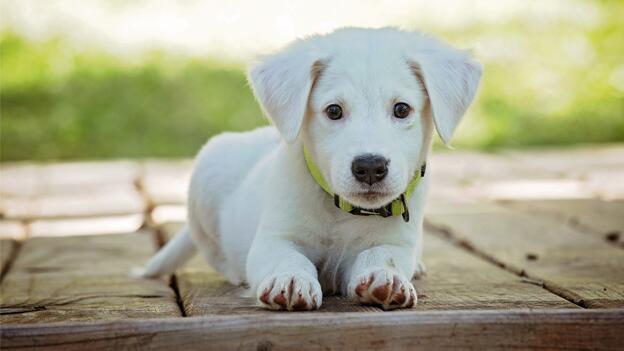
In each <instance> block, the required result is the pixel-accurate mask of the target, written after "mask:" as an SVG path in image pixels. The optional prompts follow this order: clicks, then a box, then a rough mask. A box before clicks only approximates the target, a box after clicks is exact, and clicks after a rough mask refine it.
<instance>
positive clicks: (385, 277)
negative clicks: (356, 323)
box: [349, 270, 417, 310]
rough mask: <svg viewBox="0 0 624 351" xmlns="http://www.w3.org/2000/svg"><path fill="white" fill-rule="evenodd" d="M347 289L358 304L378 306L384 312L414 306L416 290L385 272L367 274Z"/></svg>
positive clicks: (396, 276) (395, 275)
mask: <svg viewBox="0 0 624 351" xmlns="http://www.w3.org/2000/svg"><path fill="white" fill-rule="evenodd" d="M355 281H357V282H358V284H357V285H355V286H350V287H349V294H350V295H351V297H352V298H354V299H356V300H358V301H359V302H360V303H363V304H367V305H378V306H380V307H381V308H383V309H384V310H391V309H396V308H411V307H413V306H414V305H415V304H416V300H417V295H416V289H414V286H413V285H412V283H411V282H409V281H408V280H407V279H404V278H402V277H401V276H400V275H398V274H393V273H392V272H390V271H387V270H378V271H374V272H371V273H367V274H366V275H365V276H364V277H360V278H358V279H356V280H355Z"/></svg>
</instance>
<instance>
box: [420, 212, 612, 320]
mask: <svg viewBox="0 0 624 351" xmlns="http://www.w3.org/2000/svg"><path fill="white" fill-rule="evenodd" d="M427 219H428V223H431V224H432V225H434V226H435V227H437V228H439V229H441V230H442V231H443V232H445V233H448V234H449V235H450V236H451V237H453V238H455V239H456V240H458V242H460V243H461V244H462V245H464V246H466V247H468V248H471V249H473V250H475V251H476V252H478V253H480V254H482V255H483V256H485V257H488V258H490V259H492V260H494V261H496V262H498V263H500V264H502V265H504V266H505V267H506V268H507V269H509V270H512V271H515V272H517V273H519V274H524V275H528V276H529V278H531V279H532V280H534V281H536V283H538V284H540V283H541V282H542V281H543V284H544V285H545V287H546V288H547V289H549V290H550V291H553V292H556V293H557V294H560V295H562V296H565V297H566V298H567V299H569V300H571V301H574V302H575V303H577V304H579V305H581V306H584V307H589V308H609V307H624V252H623V251H622V250H621V249H619V248H617V247H614V246H612V245H609V244H607V243H606V242H604V241H603V240H600V239H598V238H595V237H593V236H591V235H588V234H585V233H581V232H579V231H577V230H575V229H572V228H570V227H569V226H567V225H565V224H562V223H561V222H559V221H557V220H554V219H551V218H547V217H542V216H535V215H528V214H525V213H518V212H517V211H516V212H513V211H508V210H505V209H503V208H500V207H496V206H494V205H473V206H469V205H464V206H457V207H456V208H453V209H451V210H441V211H439V212H436V211H435V210H431V209H430V210H429V213H428V215H427Z"/></svg>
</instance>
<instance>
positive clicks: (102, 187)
mask: <svg viewBox="0 0 624 351" xmlns="http://www.w3.org/2000/svg"><path fill="white" fill-rule="evenodd" d="M139 174H140V165H139V164H138V163H137V162H134V161H105V162H69V163H54V164H48V165H45V164H32V163H12V164H3V165H2V177H0V194H2V195H3V196H6V195H9V196H21V197H28V196H35V195H43V194H67V193H69V194H74V193H88V192H103V191H104V192H106V191H110V188H114V187H117V186H119V185H122V186H128V185H132V184H133V183H134V181H135V180H136V179H137V178H138V176H139Z"/></svg>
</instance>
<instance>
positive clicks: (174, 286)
mask: <svg viewBox="0 0 624 351" xmlns="http://www.w3.org/2000/svg"><path fill="white" fill-rule="evenodd" d="M134 187H135V188H136V190H137V192H138V193H139V196H141V198H142V199H143V202H144V204H145V207H144V208H145V212H144V214H143V218H144V222H143V225H142V228H146V229H150V230H151V232H152V233H153V234H152V235H153V237H154V241H155V243H156V248H157V249H156V252H158V250H160V249H161V248H162V247H163V246H164V245H165V244H166V240H165V235H164V233H163V232H162V228H161V227H160V226H158V225H156V222H155V221H154V218H153V212H154V209H155V208H156V205H155V203H154V201H152V199H151V197H150V196H149V194H148V193H147V191H146V189H145V166H144V165H142V166H141V168H140V169H139V172H138V175H137V178H136V179H135V180H134ZM169 287H170V288H171V290H173V292H174V293H175V297H176V304H177V305H178V309H179V310H180V315H181V316H182V317H186V311H185V310H184V301H182V297H181V296H180V289H179V288H178V279H177V277H176V275H175V273H173V274H171V277H170V278H169Z"/></svg>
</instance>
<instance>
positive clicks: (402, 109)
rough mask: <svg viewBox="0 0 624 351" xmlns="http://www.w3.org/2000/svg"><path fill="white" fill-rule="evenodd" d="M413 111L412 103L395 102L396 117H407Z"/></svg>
mask: <svg viewBox="0 0 624 351" xmlns="http://www.w3.org/2000/svg"><path fill="white" fill-rule="evenodd" d="M411 111H412V108H411V107H410V105H408V104H406V103H404V102H399V103H396V104H394V117H396V118H405V117H407V116H409V114H410V112H411Z"/></svg>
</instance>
